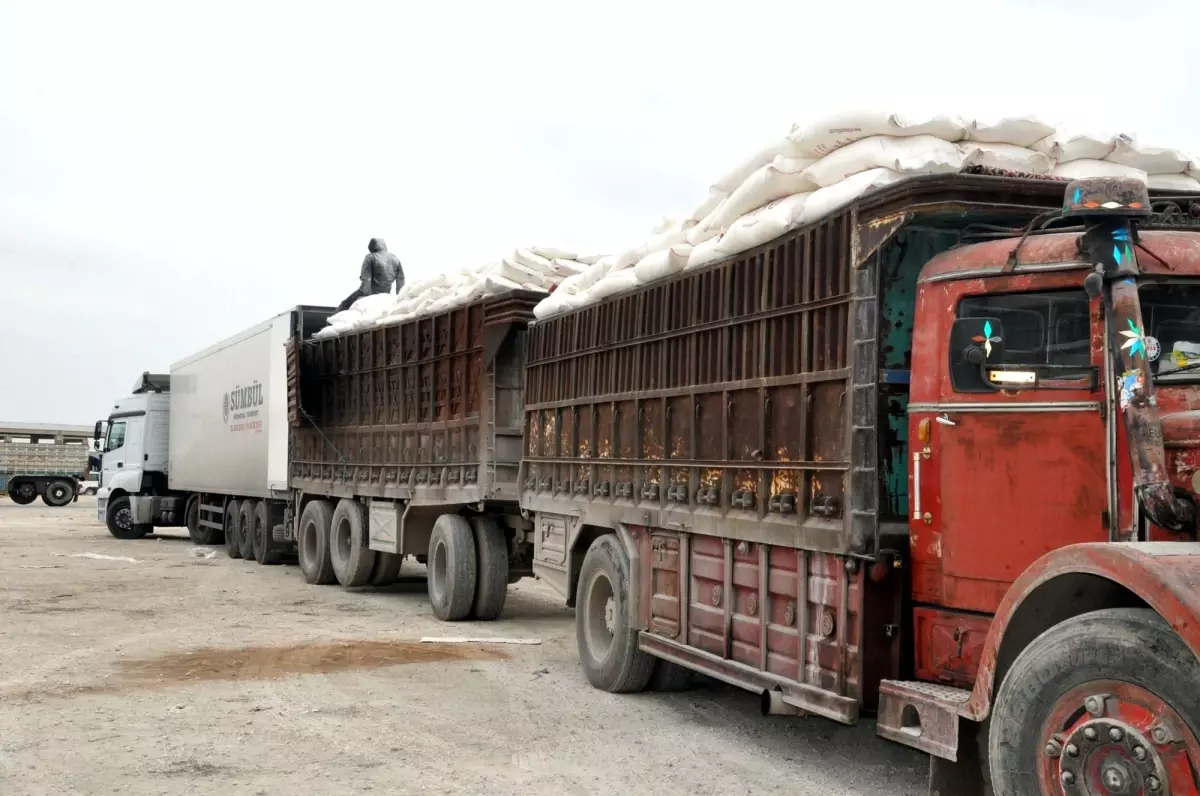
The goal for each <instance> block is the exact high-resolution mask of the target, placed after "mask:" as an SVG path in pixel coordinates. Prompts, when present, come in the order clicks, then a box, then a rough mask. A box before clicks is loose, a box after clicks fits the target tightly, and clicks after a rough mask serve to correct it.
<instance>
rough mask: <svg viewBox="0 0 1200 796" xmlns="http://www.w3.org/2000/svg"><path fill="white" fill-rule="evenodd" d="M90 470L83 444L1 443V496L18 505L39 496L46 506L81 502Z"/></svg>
mask: <svg viewBox="0 0 1200 796" xmlns="http://www.w3.org/2000/svg"><path fill="white" fill-rule="evenodd" d="M88 471H89V460H88V449H87V446H86V445H84V444H82V443H75V442H55V443H39V442H34V441H30V442H14V441H11V440H8V441H0V494H7V495H8V497H9V499H10V500H12V502H13V503H16V504H17V505H18V506H26V505H29V504H30V503H32V502H33V501H35V500H37V499H38V497H41V499H42V502H43V503H45V504H46V505H47V506H53V507H56V508H57V507H61V506H66V505H67V504H69V503H71V502H73V501H75V500H77V499H78V498H77V495H78V492H79V485H80V484H81V483H83V482H84V481H86V480H87V477H88Z"/></svg>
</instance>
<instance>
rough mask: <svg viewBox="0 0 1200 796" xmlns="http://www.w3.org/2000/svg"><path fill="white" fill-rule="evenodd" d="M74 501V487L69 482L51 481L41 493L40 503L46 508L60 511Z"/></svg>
mask: <svg viewBox="0 0 1200 796" xmlns="http://www.w3.org/2000/svg"><path fill="white" fill-rule="evenodd" d="M74 499H75V487H73V486H71V482H70V481H51V482H50V483H48V484H46V488H45V490H43V491H42V502H43V503H45V504H46V505H47V506H51V507H53V508H56V509H61V508H62V507H63V506H65V505H67V504H68V503H70V502H71V501H72V500H74Z"/></svg>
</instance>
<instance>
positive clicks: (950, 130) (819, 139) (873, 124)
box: [788, 111, 966, 158]
mask: <svg viewBox="0 0 1200 796" xmlns="http://www.w3.org/2000/svg"><path fill="white" fill-rule="evenodd" d="M877 135H886V136H890V137H893V138H906V137H909V136H916V135H928V136H933V137H935V138H939V139H941V140H943V141H950V142H954V141H961V140H962V139H963V137H964V136H965V135H966V128H965V125H964V124H963V121H962V119H960V118H958V117H957V116H933V117H925V116H902V115H900V114H895V113H882V112H879V111H850V112H847V113H839V114H835V115H833V116H829V117H826V118H824V119H819V120H817V121H816V122H813V123H812V124H809V125H806V126H803V127H799V128H797V129H793V131H792V132H791V133H790V134H789V135H788V139H789V140H790V141H791V143H792V146H793V150H794V155H795V156H798V157H810V158H819V157H824V156H826V155H828V154H830V153H831V152H834V151H836V150H838V149H841V148H842V147H844V146H846V145H847V144H852V143H854V142H855V141H860V140H862V139H864V138H871V137H874V136H877Z"/></svg>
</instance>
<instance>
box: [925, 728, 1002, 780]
mask: <svg viewBox="0 0 1200 796" xmlns="http://www.w3.org/2000/svg"><path fill="white" fill-rule="evenodd" d="M979 738H980V729H979V725H978V724H974V723H972V722H968V721H963V722H961V723H960V724H959V729H958V762H953V761H950V760H945V759H943V758H940V757H934V756H932V755H930V757H929V796H993V795H992V787H991V785H990V784H989V783H987V782H986V781H985V780H984V776H983V765H982V762H983V761H982V760H981V759H980V756H979V752H980V750H979V745H980V744H979Z"/></svg>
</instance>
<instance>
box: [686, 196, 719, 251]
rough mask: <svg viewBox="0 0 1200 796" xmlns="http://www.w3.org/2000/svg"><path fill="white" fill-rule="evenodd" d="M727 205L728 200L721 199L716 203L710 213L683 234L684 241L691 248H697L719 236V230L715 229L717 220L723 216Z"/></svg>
mask: <svg viewBox="0 0 1200 796" xmlns="http://www.w3.org/2000/svg"><path fill="white" fill-rule="evenodd" d="M728 203H729V200H728V199H722V200H721V201H720V202H719V203H717V206H716V207H714V208H713V209H712V212H711V213H709V214H708V215H707V216H705V217H704V218H702V219H700V221H699V222H698V223H697V224H696V225H695V226H693V227H692V228H691V229H689V230H688V231H687V232H686V233H685V234H684V239H685V240H686V241H687V242H688V243H690V244H692V245H693V246H698V245H700V244H701V243H703V242H704V241H706V240H708V239H710V238H714V237H716V236H717V235H720V234H721V230H720V229H718V228H717V219H718V218H720V217H721V216H723V215H724V213H725V205H726V204H728Z"/></svg>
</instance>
